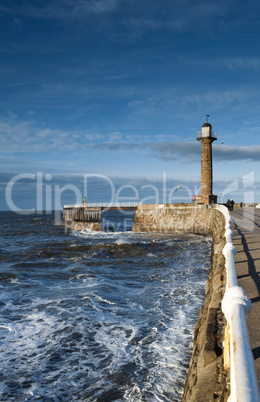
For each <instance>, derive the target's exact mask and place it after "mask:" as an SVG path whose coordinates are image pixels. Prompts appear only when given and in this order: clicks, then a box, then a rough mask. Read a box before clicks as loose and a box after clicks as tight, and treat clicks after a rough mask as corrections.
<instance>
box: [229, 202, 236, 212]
mask: <svg viewBox="0 0 260 402" xmlns="http://www.w3.org/2000/svg"><path fill="white" fill-rule="evenodd" d="M234 204H235V201H234V200H230V211H233V209H234Z"/></svg>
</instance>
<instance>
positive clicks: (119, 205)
mask: <svg viewBox="0 0 260 402" xmlns="http://www.w3.org/2000/svg"><path fill="white" fill-rule="evenodd" d="M140 204H142V203H141V202H99V203H97V202H90V203H85V205H83V204H69V205H64V208H80V207H83V206H85V207H89V208H127V207H138V205H140Z"/></svg>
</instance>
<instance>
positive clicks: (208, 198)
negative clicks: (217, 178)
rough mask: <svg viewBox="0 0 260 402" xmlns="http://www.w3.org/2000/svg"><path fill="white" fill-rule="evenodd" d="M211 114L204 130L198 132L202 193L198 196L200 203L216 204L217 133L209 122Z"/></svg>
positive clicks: (203, 127)
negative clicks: (214, 149)
mask: <svg viewBox="0 0 260 402" xmlns="http://www.w3.org/2000/svg"><path fill="white" fill-rule="evenodd" d="M208 119H209V115H207V117H206V123H204V124H203V126H202V130H201V131H200V132H198V133H197V141H200V143H201V194H200V195H198V196H197V203H198V204H216V203H217V196H216V195H213V194H212V187H213V179H212V176H213V175H212V145H211V144H212V142H213V141H216V139H217V136H216V133H213V132H212V126H211V124H210V123H209V122H208Z"/></svg>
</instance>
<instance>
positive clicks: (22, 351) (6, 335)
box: [0, 211, 211, 402]
mask: <svg viewBox="0 0 260 402" xmlns="http://www.w3.org/2000/svg"><path fill="white" fill-rule="evenodd" d="M56 218H57V216H56V215H55V214H53V213H49V214H42V215H36V214H35V215H23V214H17V213H14V212H0V238H1V243H0V311H1V314H0V355H1V371H0V400H1V401H15V402H19V401H46V402H47V401H54V402H56V401H88V402H94V401H95V402H110V401H131V402H134V401H136V402H137V401H138V402H140V401H147V402H153V401H180V400H181V397H182V393H183V389H184V384H185V380H186V376H187V372H188V367H189V361H190V358H191V354H192V347H193V331H194V325H195V323H196V321H197V319H198V314H199V309H200V307H201V306H202V305H203V300H204V295H205V286H206V280H207V278H208V274H209V270H210V264H211V239H210V238H208V237H202V236H197V235H179V234H161V233H133V232H131V227H132V223H133V219H134V212H133V211H131V212H129V211H128V214H127V215H126V214H124V213H122V212H119V211H107V212H105V213H104V215H103V218H102V226H103V231H102V232H91V231H87V230H82V231H77V232H76V231H72V230H68V229H67V228H65V227H64V226H63V225H62V223H61V222H57V219H56Z"/></svg>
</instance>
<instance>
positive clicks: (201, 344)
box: [133, 204, 230, 402]
mask: <svg viewBox="0 0 260 402" xmlns="http://www.w3.org/2000/svg"><path fill="white" fill-rule="evenodd" d="M133 231H135V232H153V231H154V232H155V231H156V232H161V233H183V234H185V233H193V234H198V235H204V236H211V237H212V268H211V271H210V273H209V279H208V281H207V284H206V294H205V300H204V305H203V307H202V308H201V309H200V312H199V317H198V321H197V324H196V326H195V330H194V345H193V353H192V357H191V361H190V367H189V372H188V376H187V381H186V385H185V389H184V394H183V398H182V401H185V402H193V401H194V402H200V401H201V402H204V401H213V400H214V401H219V402H220V401H226V400H227V399H228V396H229V393H230V391H229V370H224V368H223V367H224V363H223V359H224V356H223V354H224V351H223V341H224V329H225V326H226V320H225V317H224V315H223V313H222V310H221V300H222V298H223V296H224V292H225V285H226V270H225V258H224V256H223V254H222V250H223V247H224V245H225V242H226V239H225V237H224V233H225V219H224V216H223V215H222V213H221V212H220V211H218V210H216V209H214V208H211V207H209V206H207V205H193V204H150V205H148V204H147V205H140V206H139V207H138V208H137V211H136V215H135V220H134V225H133Z"/></svg>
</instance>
